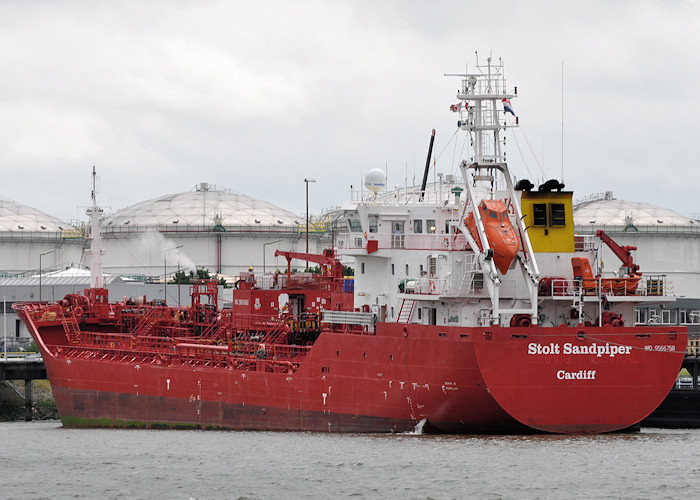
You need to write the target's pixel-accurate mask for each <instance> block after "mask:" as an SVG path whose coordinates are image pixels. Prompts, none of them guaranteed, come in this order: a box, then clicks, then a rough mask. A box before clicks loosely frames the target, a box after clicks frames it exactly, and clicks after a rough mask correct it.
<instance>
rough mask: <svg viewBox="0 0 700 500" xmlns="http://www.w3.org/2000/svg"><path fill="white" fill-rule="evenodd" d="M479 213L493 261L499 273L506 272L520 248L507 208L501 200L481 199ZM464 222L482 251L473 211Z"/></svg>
mask: <svg viewBox="0 0 700 500" xmlns="http://www.w3.org/2000/svg"><path fill="white" fill-rule="evenodd" d="M479 213H480V215H481V221H482V222H483V224H484V231H485V232H486V238H487V239H488V241H489V245H490V246H491V248H492V249H493V262H494V263H495V264H496V267H497V268H498V270H499V271H500V272H501V274H506V272H508V268H509V267H510V264H511V263H512V262H513V259H514V258H515V256H516V255H517V254H518V250H519V249H520V243H519V241H518V236H517V235H516V232H515V228H514V227H513V224H512V223H511V222H510V218H509V217H508V209H507V208H506V205H505V203H503V202H502V201H501V200H482V201H481V203H479ZM464 223H465V224H466V225H467V228H468V229H469V232H470V233H471V235H472V238H474V240H476V243H477V245H479V250H481V251H483V250H484V249H483V248H482V247H481V240H480V239H479V232H478V231H477V229H476V221H475V219H474V212H472V213H470V214H469V215H468V216H467V218H466V220H465V221H464Z"/></svg>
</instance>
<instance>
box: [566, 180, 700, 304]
mask: <svg viewBox="0 0 700 500" xmlns="http://www.w3.org/2000/svg"><path fill="white" fill-rule="evenodd" d="M573 212H574V230H575V232H576V234H592V235H595V234H596V231H597V230H599V229H602V230H603V231H605V232H606V233H607V235H608V236H610V237H611V238H612V239H613V240H614V241H615V242H616V243H617V244H618V245H621V246H622V245H631V246H636V247H637V250H635V251H634V252H633V256H634V261H635V263H637V264H639V266H640V270H641V271H642V273H643V274H644V275H645V276H651V275H665V276H666V277H667V279H668V281H669V284H670V285H671V286H672V287H673V288H672V291H673V292H674V293H675V294H676V295H677V296H679V297H680V296H683V297H689V298H700V221H698V220H694V219H693V218H691V217H684V216H683V215H680V214H678V213H677V212H674V211H673V210H669V209H667V208H663V207H659V206H656V205H652V204H651V203H643V202H635V201H625V200H617V199H615V198H614V196H613V193H612V192H610V191H608V192H606V193H605V194H604V195H603V194H601V195H600V196H597V197H592V198H589V199H587V200H583V201H579V202H577V203H576V204H575V205H574V210H573ZM601 257H602V260H603V262H604V264H605V270H606V271H612V270H615V269H617V268H618V267H619V266H620V260H619V259H618V258H617V257H616V256H615V255H614V254H613V253H612V252H611V251H610V249H609V248H607V246H605V245H603V247H602V253H601Z"/></svg>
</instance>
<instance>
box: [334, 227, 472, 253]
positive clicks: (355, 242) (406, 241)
mask: <svg viewBox="0 0 700 500" xmlns="http://www.w3.org/2000/svg"><path fill="white" fill-rule="evenodd" d="M368 241H376V242H377V249H378V250H389V249H392V248H394V249H396V248H400V249H405V250H445V251H448V250H466V249H467V248H468V245H467V239H466V238H465V237H464V235H463V234H450V235H448V234H385V233H369V234H368V235H367V238H365V236H364V234H363V233H359V232H357V233H343V234H339V235H338V236H337V237H336V245H337V247H338V248H339V249H348V250H352V249H358V250H359V249H364V248H367V242H368Z"/></svg>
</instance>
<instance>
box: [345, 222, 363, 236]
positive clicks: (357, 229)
mask: <svg viewBox="0 0 700 500" xmlns="http://www.w3.org/2000/svg"><path fill="white" fill-rule="evenodd" d="M348 225H349V226H350V231H352V232H353V233H359V232H360V231H362V226H361V225H360V219H348Z"/></svg>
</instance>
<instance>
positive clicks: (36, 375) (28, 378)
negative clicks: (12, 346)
mask: <svg viewBox="0 0 700 500" xmlns="http://www.w3.org/2000/svg"><path fill="white" fill-rule="evenodd" d="M0 354H2V353H0ZM45 378H47V376H46V367H45V366H44V360H43V359H41V357H39V356H36V355H34V356H25V357H4V356H0V380H23V381H24V401H25V409H26V410H25V420H27V421H29V420H32V407H33V404H34V401H33V400H32V381H33V380H42V379H45Z"/></svg>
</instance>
